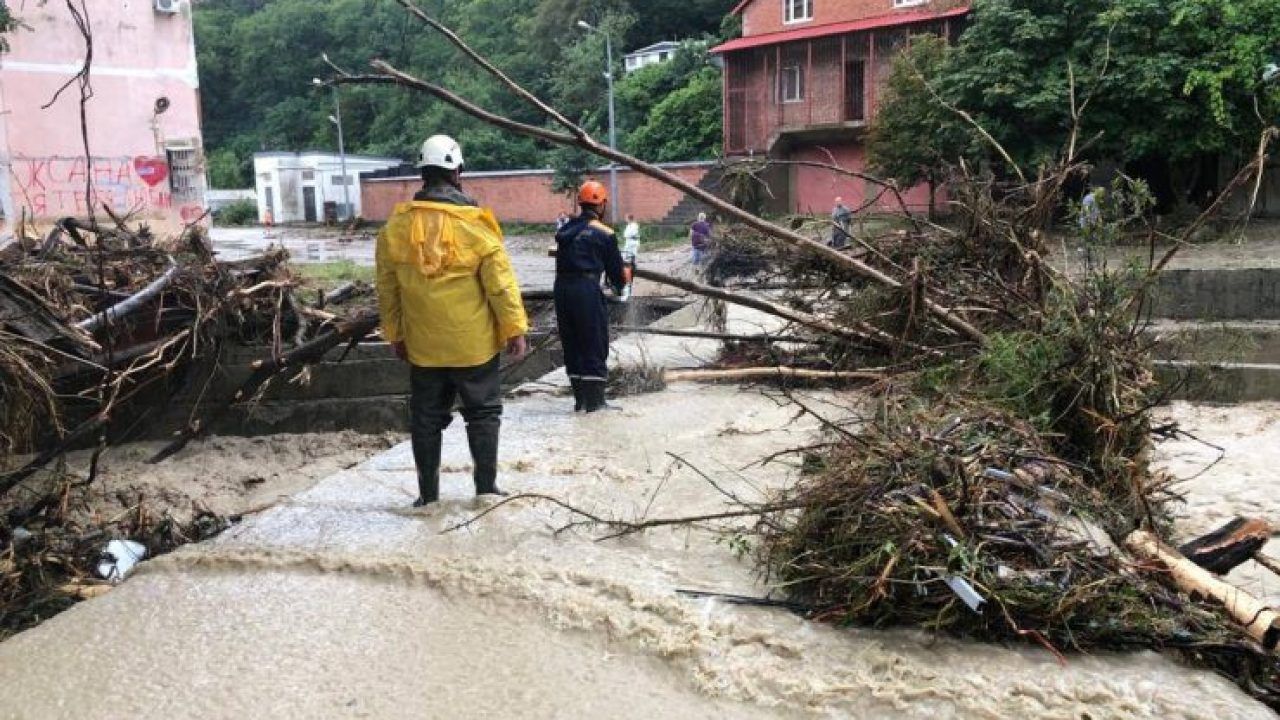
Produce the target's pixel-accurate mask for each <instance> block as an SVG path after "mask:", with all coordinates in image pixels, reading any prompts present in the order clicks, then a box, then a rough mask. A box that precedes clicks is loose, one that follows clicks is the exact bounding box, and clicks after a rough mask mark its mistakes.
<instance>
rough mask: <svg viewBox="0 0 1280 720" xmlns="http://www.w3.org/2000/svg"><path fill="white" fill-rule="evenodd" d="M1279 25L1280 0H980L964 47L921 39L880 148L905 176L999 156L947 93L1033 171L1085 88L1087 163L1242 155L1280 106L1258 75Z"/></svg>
mask: <svg viewBox="0 0 1280 720" xmlns="http://www.w3.org/2000/svg"><path fill="white" fill-rule="evenodd" d="M1278 31H1280V0H977V1H976V2H975V3H974V8H973V14H972V20H971V25H970V26H969V27H968V29H967V30H966V31H965V32H964V34H963V35H962V36H961V39H960V41H959V43H958V44H957V45H956V46H955V47H953V48H951V49H950V50H942V49H938V48H933V49H929V50H926V51H919V50H916V49H912V50H911V51H909V54H908V55H906V56H905V60H904V61H903V63H905V64H900V67H899V68H898V69H897V70H895V72H894V77H895V78H896V80H895V81H893V82H896V83H897V87H896V89H895V88H891V93H890V94H891V97H893V98H894V100H893V101H890V102H887V103H886V104H885V106H884V107H883V108H882V113H881V116H880V117H879V118H877V120H876V121H875V125H876V128H875V130H874V131H873V133H872V152H871V154H872V156H873V158H875V159H876V162H877V164H878V165H879V167H880V168H882V169H883V170H886V171H887V172H889V174H890V175H891V176H893V177H895V178H897V179H899V180H901V181H903V182H915V181H919V180H920V179H922V178H921V176H920V174H919V173H920V171H921V168H926V167H936V166H937V165H938V164H939V163H940V162H941V161H942V160H943V159H945V158H950V159H951V160H953V161H954V160H955V159H958V158H959V157H966V158H968V159H970V160H974V161H980V160H983V159H992V158H993V157H994V155H993V153H992V152H991V147H990V145H989V144H988V143H985V142H982V141H981V140H979V139H977V138H976V136H975V135H974V131H973V129H972V127H970V126H969V124H968V123H967V122H966V121H965V120H963V119H962V118H961V117H960V116H959V115H957V114H956V113H954V112H951V111H948V110H945V109H944V110H942V111H941V112H939V108H941V107H942V106H941V105H940V104H939V102H938V100H939V99H940V100H943V101H945V102H946V103H948V104H951V105H952V106H954V107H956V108H960V109H963V110H966V111H968V112H969V113H971V114H972V115H973V117H974V118H975V120H976V121H977V122H978V123H980V124H981V125H982V126H983V127H984V128H985V129H986V130H987V131H989V132H990V133H991V135H992V136H994V137H995V138H996V139H997V140H998V141H999V142H1000V143H1001V145H1002V146H1003V147H1004V148H1006V149H1007V150H1008V151H1009V152H1010V154H1011V155H1012V156H1013V157H1014V158H1015V159H1016V160H1017V161H1018V162H1019V163H1021V164H1023V165H1024V166H1025V167H1028V168H1032V169H1033V168H1034V167H1035V166H1036V165H1038V164H1040V163H1042V162H1045V161H1047V160H1049V159H1051V158H1053V157H1055V156H1057V155H1058V154H1060V153H1061V151H1062V149H1063V148H1064V147H1065V146H1066V144H1067V141H1068V137H1069V134H1070V132H1071V128H1072V124H1073V120H1072V91H1073V87H1074V96H1075V102H1076V105H1077V107H1079V106H1084V105H1085V103H1086V102H1087V106H1086V107H1085V108H1084V111H1083V114H1082V118H1081V124H1080V147H1081V148H1082V150H1083V157H1084V158H1086V159H1095V160H1101V159H1105V160H1112V161H1116V162H1120V163H1135V162H1136V163H1141V162H1153V161H1155V162H1160V163H1177V162H1180V161H1186V160H1192V159H1195V158H1197V157H1202V156H1204V155H1207V154H1226V155H1231V154H1234V153H1238V152H1242V151H1244V150H1245V149H1246V148H1251V147H1252V146H1254V145H1256V142H1257V138H1258V134H1259V132H1260V131H1261V129H1262V128H1263V126H1264V122H1266V123H1267V124H1270V122H1272V121H1274V118H1275V117H1276V112H1277V110H1280V104H1278V103H1277V100H1278V98H1277V94H1276V93H1275V91H1274V90H1268V89H1264V88H1261V87H1260V86H1259V82H1258V79H1259V77H1260V74H1261V72H1262V68H1263V66H1264V65H1265V63H1266V62H1267V60H1268V59H1269V58H1268V56H1269V54H1270V53H1272V52H1274V50H1275V48H1276V38H1278V37H1280V34H1277V33H1278ZM917 44H919V43H913V45H917ZM893 82H891V85H892V84H893ZM926 82H927V85H926ZM930 88H932V89H930ZM894 90H896V91H894ZM935 93H936V96H935ZM1255 96H1256V97H1257V99H1258V103H1259V104H1258V110H1259V112H1255V106H1254V100H1255ZM1259 113H1260V114H1259ZM921 114H923V115H924V116H925V117H927V118H928V122H929V123H930V124H934V127H935V128H936V130H935V131H934V132H931V133H930V132H921V130H922V128H921V127H920V123H921V118H920V117H919V116H920V115H921ZM961 137H964V138H967V139H966V140H963V141H960V142H957V139H958V138H961Z"/></svg>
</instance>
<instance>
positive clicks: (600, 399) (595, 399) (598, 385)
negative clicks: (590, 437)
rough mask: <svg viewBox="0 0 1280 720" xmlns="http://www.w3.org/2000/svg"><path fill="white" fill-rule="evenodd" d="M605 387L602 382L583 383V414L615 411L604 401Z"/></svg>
mask: <svg viewBox="0 0 1280 720" xmlns="http://www.w3.org/2000/svg"><path fill="white" fill-rule="evenodd" d="M604 386H605V384H604V383H602V382H584V383H582V399H583V408H582V411H583V412H586V413H593V412H598V411H600V410H611V409H613V408H611V407H609V405H608V404H607V403H605V401H604Z"/></svg>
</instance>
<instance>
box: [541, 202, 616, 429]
mask: <svg viewBox="0 0 1280 720" xmlns="http://www.w3.org/2000/svg"><path fill="white" fill-rule="evenodd" d="M608 204H609V193H608V191H606V190H605V188H604V186H603V185H601V184H600V183H598V182H595V181H592V182H588V183H585V184H584V185H583V186H582V188H581V189H580V190H579V191H578V206H579V207H581V208H582V214H580V215H578V217H576V218H574V219H572V220H570V221H569V222H568V223H566V224H565V226H564V227H562V228H560V230H559V232H557V233H556V288H555V296H556V323H557V325H559V328H560V344H561V345H562V346H563V347H564V365H565V371H566V372H567V373H568V374H569V382H570V384H572V385H573V400H574V405H573V409H574V411H575V412H588V413H592V412H596V411H597V410H601V409H603V408H604V407H605V402H604V389H605V383H606V382H607V381H608V379H609V366H608V363H607V360H608V357H609V310H608V308H607V307H606V305H605V299H604V293H603V292H602V291H601V289H600V276H601V274H603V275H604V276H605V277H607V278H608V280H609V284H610V285H611V286H613V288H614V289H615V290H618V291H620V290H621V288H622V287H623V285H625V280H624V278H623V270H622V254H621V253H620V252H618V239H617V237H616V236H615V235H614V233H613V229H612V228H610V227H609V226H608V225H605V224H604V223H602V222H600V218H602V217H604V212H605V208H606V207H607V206H608Z"/></svg>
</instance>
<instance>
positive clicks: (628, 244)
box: [622, 213, 640, 257]
mask: <svg viewBox="0 0 1280 720" xmlns="http://www.w3.org/2000/svg"><path fill="white" fill-rule="evenodd" d="M622 240H623V244H622V252H624V253H631V255H632V257H634V256H635V255H637V254H639V252H640V223H638V222H636V216H635V215H632V214H631V213H627V227H626V229H624V230H623V231H622Z"/></svg>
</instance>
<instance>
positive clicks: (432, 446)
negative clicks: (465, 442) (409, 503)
mask: <svg viewBox="0 0 1280 720" xmlns="http://www.w3.org/2000/svg"><path fill="white" fill-rule="evenodd" d="M443 443H444V439H443V438H442V437H441V434H440V433H438V432H437V433H418V434H417V436H415V437H414V438H413V463H414V464H415V465H417V466H418V500H417V501H416V502H414V504H413V506H414V507H422V506H423V505H428V504H430V503H433V502H436V501H438V500H439V499H440V449H441V446H442V445H443Z"/></svg>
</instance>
